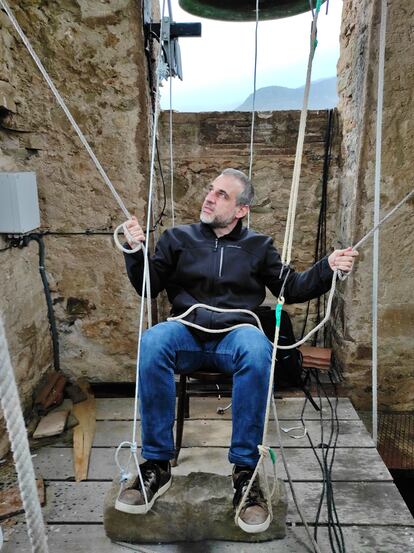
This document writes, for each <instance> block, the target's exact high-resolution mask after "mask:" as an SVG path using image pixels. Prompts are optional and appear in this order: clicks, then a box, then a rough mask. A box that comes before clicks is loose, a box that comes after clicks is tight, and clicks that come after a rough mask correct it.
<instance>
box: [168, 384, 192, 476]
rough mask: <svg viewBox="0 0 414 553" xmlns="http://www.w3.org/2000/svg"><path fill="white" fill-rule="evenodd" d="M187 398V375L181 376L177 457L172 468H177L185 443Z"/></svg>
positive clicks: (172, 462) (176, 440)
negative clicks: (182, 446)
mask: <svg viewBox="0 0 414 553" xmlns="http://www.w3.org/2000/svg"><path fill="white" fill-rule="evenodd" d="M187 403H188V397H187V377H186V375H185V374H182V375H180V383H179V386H178V402H177V426H176V434H175V457H174V459H173V460H172V461H171V466H173V467H176V466H177V464H178V456H179V454H180V449H181V444H182V441H183V431H184V417H185V413H186V405H187Z"/></svg>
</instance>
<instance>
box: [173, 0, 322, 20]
mask: <svg viewBox="0 0 414 553" xmlns="http://www.w3.org/2000/svg"><path fill="white" fill-rule="evenodd" d="M179 4H180V7H181V8H182V9H183V10H185V11H187V12H189V13H191V14H193V15H198V16H199V17H206V18H208V19H219V20H220V21H255V20H256V0H242V1H240V0H237V1H236V0H179ZM311 4H313V5H314V6H315V5H316V0H314V1H313V2H309V0H259V20H260V21H263V20H266V19H281V18H282V17H291V16H292V15H297V14H299V13H304V12H307V11H309V10H310V5H311Z"/></svg>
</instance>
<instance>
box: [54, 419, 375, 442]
mask: <svg viewBox="0 0 414 553" xmlns="http://www.w3.org/2000/svg"><path fill="white" fill-rule="evenodd" d="M297 424H300V421H297ZM294 425H295V421H287V422H286V424H284V423H283V422H282V423H281V426H282V427H291V426H294ZM306 426H307V428H308V431H309V434H310V436H311V438H312V440H313V442H314V444H315V446H316V445H318V444H319V443H320V439H321V435H320V424H319V421H308V422H307V423H306ZM328 430H329V422H326V423H325V440H327V439H328V437H329V436H328ZM131 432H132V427H131V422H130V421H98V422H97V423H96V434H95V440H94V444H93V445H94V446H95V447H108V446H115V447H116V446H118V445H119V444H120V443H121V442H123V441H125V440H131ZM298 432H299V431H298ZM230 436H231V421H228V420H227V421H217V420H188V421H186V422H185V425H184V437H183V445H184V446H185V447H208V446H221V447H227V446H228V445H229V444H230ZM139 439H140V427H139V424H138V425H137V441H138V443H139ZM282 440H283V441H282V443H283V445H284V446H285V447H309V443H308V440H307V438H303V439H301V440H295V439H292V438H290V437H289V436H288V435H287V434H285V433H283V432H282ZM277 443H278V440H277V438H276V431H275V428H274V424H273V425H270V432H269V439H268V444H269V445H271V446H276V445H277ZM62 445H64V443H63V442H62V443H61V442H59V441H57V442H56V446H57V447H61V446H62ZM338 446H340V447H374V442H373V441H372V439H371V437H370V435H369V434H368V432H367V430H366V428H365V426H364V424H363V423H362V422H361V421H341V424H340V435H339V439H338Z"/></svg>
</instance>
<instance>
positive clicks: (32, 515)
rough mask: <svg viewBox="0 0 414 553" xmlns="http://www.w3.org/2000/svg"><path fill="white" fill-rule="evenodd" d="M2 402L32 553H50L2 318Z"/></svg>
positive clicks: (0, 366) (0, 392) (0, 395)
mask: <svg viewBox="0 0 414 553" xmlns="http://www.w3.org/2000/svg"><path fill="white" fill-rule="evenodd" d="M0 401H1V407H2V409H3V413H4V418H5V420H6V426H7V431H8V433H9V438H10V443H11V448H12V451H13V459H14V463H15V465H16V471H17V479H18V482H19V488H20V495H21V497H22V503H23V508H24V510H25V514H26V522H27V532H28V534H29V539H30V543H31V546H32V551H33V553H48V551H49V549H48V546H47V538H46V530H45V526H44V523H43V516H42V511H41V508H40V503H39V496H38V493H37V487H36V478H35V473H34V469H33V464H32V458H31V454H30V449H29V442H28V440H27V432H26V426H25V424H24V419H23V413H22V409H21V406H20V400H19V393H18V391H17V385H16V380H15V378H14V373H13V368H12V366H11V361H10V355H9V350H8V346H7V340H6V335H5V332H4V326H3V321H2V319H1V317H0Z"/></svg>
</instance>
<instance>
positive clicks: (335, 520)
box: [301, 369, 346, 553]
mask: <svg viewBox="0 0 414 553" xmlns="http://www.w3.org/2000/svg"><path fill="white" fill-rule="evenodd" d="M309 374H311V376H312V377H313V379H314V380H315V383H316V386H317V395H318V397H319V405H320V414H319V417H320V418H319V420H320V443H319V444H318V445H317V446H315V444H314V443H313V441H312V438H311V436H310V435H309V433H307V437H308V441H309V445H310V446H311V449H312V451H313V453H314V455H315V457H316V459H317V462H318V464H319V467H320V470H321V473H322V490H321V495H320V498H319V502H318V508H317V512H316V515H315V520H314V538H315V540H317V534H318V527H319V519H320V515H321V511H322V506H323V503H324V499H326V508H327V527H328V536H329V542H330V547H331V551H332V553H346V549H345V540H344V536H343V532H342V528H341V524H340V521H339V517H338V513H337V509H336V504H335V497H334V490H333V485H332V469H333V465H334V460H335V455H336V447H337V443H338V437H339V427H340V425H339V417H338V393H337V387H336V384H335V382H334V380H333V378H332V374H331V372H329V373H328V374H329V379H330V382H331V384H332V386H333V389H334V397H335V404H334V405H332V401H331V399H330V397H329V395H328V393H327V392H326V390H325V388H324V386H323V384H322V382H321V380H320V378H319V372H318V370H317V369H310V370H309ZM321 391H322V392H323V395H324V397H325V400H326V402H327V405H328V407H329V412H330V417H329V422H330V428H329V430H328V434H329V438H328V439H327V440H326V441H325V430H324V426H325V423H326V420H327V419H325V420H324V418H323V414H324V411H323V409H322V397H321ZM306 404H307V400H306V399H305V402H304V405H303V408H302V412H301V421H302V424H303V425H305V420H304V412H305V407H306ZM318 450H320V455H319V454H318V453H317V451H318Z"/></svg>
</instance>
